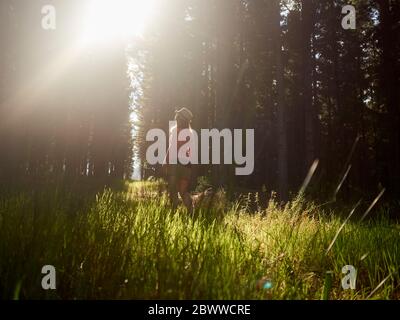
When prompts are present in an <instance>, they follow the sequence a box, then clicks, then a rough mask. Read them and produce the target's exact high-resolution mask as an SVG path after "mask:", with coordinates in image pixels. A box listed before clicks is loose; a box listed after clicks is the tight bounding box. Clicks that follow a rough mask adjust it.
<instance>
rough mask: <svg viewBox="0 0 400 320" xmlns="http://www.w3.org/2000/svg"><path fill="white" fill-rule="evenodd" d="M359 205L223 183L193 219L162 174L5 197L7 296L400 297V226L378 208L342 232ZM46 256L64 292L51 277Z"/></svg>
mask: <svg viewBox="0 0 400 320" xmlns="http://www.w3.org/2000/svg"><path fill="white" fill-rule="evenodd" d="M350 210H351V208H350V209H343V212H342V214H338V213H337V212H335V211H333V209H328V208H327V207H325V206H318V205H315V204H312V203H310V202H308V201H305V200H304V199H302V198H296V199H295V200H294V201H292V202H291V203H289V204H287V205H286V207H284V208H282V207H280V206H278V204H277V203H276V202H275V201H274V200H273V199H270V200H269V201H268V203H264V204H260V206H259V208H258V209H257V210H250V209H249V206H248V203H246V199H245V198H243V199H242V200H241V201H237V202H227V201H226V200H225V198H224V195H223V193H222V192H219V193H218V194H217V195H216V196H215V197H214V199H213V201H212V202H209V203H208V204H207V205H202V206H201V207H200V208H199V209H197V210H196V212H195V214H194V216H193V217H192V216H189V215H188V214H187V213H186V212H185V210H184V209H178V210H176V211H174V210H172V208H171V207H170V206H169V204H168V201H167V198H166V196H165V193H162V185H161V184H160V183H159V182H129V183H128V182H127V185H126V189H125V190H120V191H112V190H111V189H105V190H104V191H102V192H98V193H97V194H96V195H95V196H85V195H82V194H80V195H79V194H75V193H68V192H62V191H60V190H58V189H57V188H49V189H48V190H43V191H40V192H35V193H32V192H28V191H27V192H18V193H12V194H9V195H7V196H1V197H0V299H400V282H399V269H400V228H399V225H397V224H395V223H393V222H390V221H389V220H388V219H387V218H385V212H384V209H382V208H381V207H380V206H376V207H375V208H374V209H373V211H372V212H371V213H370V214H371V215H375V218H376V219H374V220H373V221H369V220H366V221H363V222H361V223H360V222H358V219H355V218H350V219H349V220H348V221H347V222H346V223H345V225H344V227H343V229H342V230H341V232H340V233H339V234H338V235H337V232H338V230H339V228H340V227H341V226H342V224H343V223H344V222H345V219H346V217H347V216H348V214H349V213H350ZM336 235H337V237H336V239H335V236H336ZM334 239H335V241H334V242H333V240H334ZM329 247H331V248H330V250H329V251H328V250H327V249H328V248H329ZM44 265H53V266H54V267H55V268H56V271H57V289H56V290H43V289H42V287H41V280H42V277H43V276H44V275H42V274H41V268H42V267H43V266H44ZM345 265H353V266H354V267H355V268H356V269H357V280H356V289H355V290H344V289H343V288H342V285H341V279H342V278H343V277H344V274H342V267H343V266H345ZM327 271H332V273H331V277H329V274H327ZM266 281H268V284H267V286H265V283H266Z"/></svg>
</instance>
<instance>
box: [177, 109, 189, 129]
mask: <svg viewBox="0 0 400 320" xmlns="http://www.w3.org/2000/svg"><path fill="white" fill-rule="evenodd" d="M192 119H193V113H192V112H191V111H190V110H189V109H187V108H181V109H179V110H177V111H175V120H176V122H177V125H178V127H179V128H189V127H190V123H191V122H192Z"/></svg>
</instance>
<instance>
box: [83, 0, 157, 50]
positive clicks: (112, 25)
mask: <svg viewBox="0 0 400 320" xmlns="http://www.w3.org/2000/svg"><path fill="white" fill-rule="evenodd" d="M157 1H158V0H92V1H91V2H90V5H89V7H88V8H87V15H88V18H87V19H86V21H87V23H86V28H85V31H84V33H83V39H82V40H83V42H84V43H85V44H86V45H88V44H96V43H109V42H112V41H113V40H115V39H121V38H122V39H128V38H129V37H132V36H137V37H140V36H142V34H143V31H144V28H145V27H146V25H147V24H148V23H150V21H151V20H152V16H154V14H155V12H156V9H157V6H156V4H157Z"/></svg>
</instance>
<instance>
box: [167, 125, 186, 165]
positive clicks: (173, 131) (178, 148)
mask: <svg viewBox="0 0 400 320" xmlns="http://www.w3.org/2000/svg"><path fill="white" fill-rule="evenodd" d="M176 129H178V131H177V133H176V136H174V135H175V131H176ZM185 129H189V128H185ZM182 130H184V129H181V128H177V127H173V128H172V129H171V132H170V134H169V147H168V151H167V155H166V160H165V161H164V163H166V164H169V151H170V149H171V145H172V140H173V139H176V140H177V141H176V142H177V143H176V146H177V148H176V150H177V154H176V158H177V160H178V161H177V162H178V163H180V161H179V159H178V158H179V157H178V154H179V150H180V149H181V147H182V146H183V145H184V144H185V143H187V142H188V141H189V140H190V138H189V137H186V140H185V141H179V140H178V137H179V133H180V132H181V131H182ZM189 130H190V129H189ZM186 157H187V158H189V157H190V147H187V150H186Z"/></svg>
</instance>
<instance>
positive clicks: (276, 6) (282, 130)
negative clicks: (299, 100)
mask: <svg viewBox="0 0 400 320" xmlns="http://www.w3.org/2000/svg"><path fill="white" fill-rule="evenodd" d="M273 12H274V13H275V14H274V18H275V21H274V31H275V32H274V37H275V59H276V60H275V63H276V80H277V90H278V92H277V94H278V97H277V104H278V105H277V107H278V110H277V134H278V194H279V197H280V199H281V200H282V201H287V200H288V194H289V191H288V157H287V154H288V145H287V125H286V117H285V116H286V112H285V111H286V104H285V88H284V67H283V62H282V38H281V28H280V22H281V10H280V1H279V0H274V1H273Z"/></svg>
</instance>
